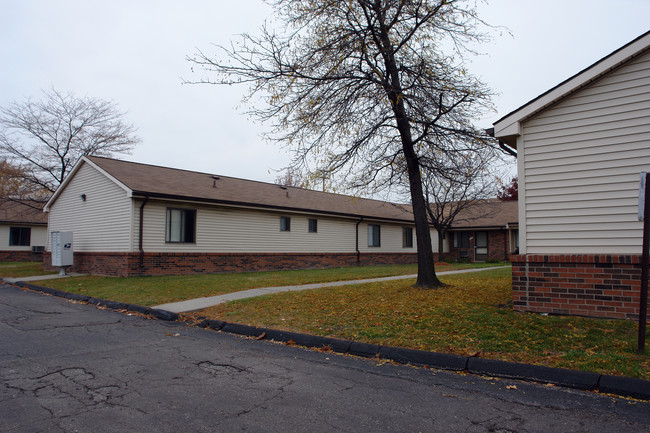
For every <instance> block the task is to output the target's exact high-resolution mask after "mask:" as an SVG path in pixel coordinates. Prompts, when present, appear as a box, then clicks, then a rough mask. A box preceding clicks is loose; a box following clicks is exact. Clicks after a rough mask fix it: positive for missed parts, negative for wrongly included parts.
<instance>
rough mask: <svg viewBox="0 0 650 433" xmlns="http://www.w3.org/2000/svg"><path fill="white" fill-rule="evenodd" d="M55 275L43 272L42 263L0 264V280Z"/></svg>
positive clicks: (53, 272)
mask: <svg viewBox="0 0 650 433" xmlns="http://www.w3.org/2000/svg"><path fill="white" fill-rule="evenodd" d="M57 273H58V272H57V271H49V272H46V271H44V270H43V263H42V262H0V278H4V277H8V278H15V277H27V276H30V275H47V274H57Z"/></svg>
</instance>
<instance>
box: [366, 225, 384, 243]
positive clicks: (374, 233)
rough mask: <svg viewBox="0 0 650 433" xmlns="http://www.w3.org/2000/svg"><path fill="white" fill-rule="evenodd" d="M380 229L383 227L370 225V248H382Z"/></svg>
mask: <svg viewBox="0 0 650 433" xmlns="http://www.w3.org/2000/svg"><path fill="white" fill-rule="evenodd" d="M380 228H381V227H380V226H379V225H378V224H368V246H369V247H380V246H381V234H380Z"/></svg>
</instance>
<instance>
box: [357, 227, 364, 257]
mask: <svg viewBox="0 0 650 433" xmlns="http://www.w3.org/2000/svg"><path fill="white" fill-rule="evenodd" d="M362 221H363V217H362V218H361V219H360V220H359V221H357V228H356V235H357V239H356V242H357V244H356V249H357V264H359V263H361V251H359V224H361V222H362Z"/></svg>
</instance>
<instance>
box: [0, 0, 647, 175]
mask: <svg viewBox="0 0 650 433" xmlns="http://www.w3.org/2000/svg"><path fill="white" fill-rule="evenodd" d="M0 5H1V8H0V59H2V66H1V68H0V74H1V77H2V79H1V80H0V105H2V106H7V105H8V104H9V103H10V102H12V101H14V100H18V101H21V100H23V99H24V98H25V97H29V96H32V97H39V96H40V93H41V90H42V89H47V88H50V87H54V88H55V89H57V90H59V91H62V92H68V91H71V92H74V93H75V94H77V95H78V96H92V97H98V98H102V99H107V100H113V101H115V102H117V103H118V105H119V108H120V109H121V110H122V111H125V112H127V115H126V120H127V121H128V122H131V123H133V124H134V125H135V126H136V127H137V129H138V135H139V136H140V137H141V138H142V144H141V145H140V146H139V147H138V148H137V149H136V150H135V151H134V152H133V154H132V155H129V156H127V157H125V159H129V160H133V161H137V162H143V163H149V164H157V165H164V166H171V167H178V168H185V169H189V170H197V171H204V172H209V173H215V174H222V175H227V176H234V177H241V178H246V179H255V180H261V181H269V182H272V181H274V180H275V178H276V177H277V176H278V173H277V171H278V170H281V169H282V168H283V167H284V166H286V165H287V164H288V163H289V161H290V157H289V154H288V153H286V152H285V151H284V150H283V149H281V148H279V147H278V146H277V144H267V143H265V142H264V141H263V140H262V139H261V138H260V133H261V131H263V127H264V126H263V125H257V124H254V123H253V122H252V121H251V120H250V119H248V118H247V117H246V116H245V115H244V114H243V112H242V110H240V109H238V105H239V101H240V98H241V95H242V94H243V93H244V91H245V89H244V88H240V87H221V86H210V85H181V82H182V79H183V78H185V79H190V80H191V79H196V78H198V77H197V76H196V75H193V74H192V73H191V71H190V68H191V64H190V63H188V62H187V61H186V60H185V57H186V56H188V55H192V54H194V53H195V52H196V49H197V48H199V49H202V50H204V51H207V52H210V50H211V44H228V43H229V41H230V40H231V39H233V38H235V35H237V34H240V33H244V32H248V33H255V32H256V31H257V29H259V27H260V25H261V24H262V23H263V22H264V20H265V19H266V18H268V17H269V15H270V8H269V7H268V6H267V5H265V4H264V3H263V2H262V1H261V0H217V1H215V0H212V1H208V0H205V1H201V0H184V1H182V2H181V1H178V0H174V1H168V0H156V1H153V0H151V1H144V0H142V1H140V0H111V1H96V0H0ZM480 11H481V16H482V17H483V18H484V19H485V20H486V21H487V22H489V23H490V24H493V25H498V26H505V27H507V28H508V29H509V31H510V32H511V33H512V36H510V35H508V34H507V33H505V32H504V33H503V36H501V37H497V38H496V39H495V40H494V41H493V42H492V43H490V44H489V45H485V46H483V47H481V50H482V51H483V52H484V53H486V54H485V55H484V56H482V57H480V58H477V59H475V60H474V61H473V62H472V64H471V65H469V70H470V72H472V73H473V74H475V75H478V76H480V77H482V79H483V80H484V81H485V82H486V83H487V84H488V85H489V86H490V87H491V88H492V90H494V91H495V92H498V93H499V96H498V97H496V98H495V100H494V102H495V105H496V107H497V110H498V112H496V113H493V114H491V115H489V116H488V117H486V118H485V119H480V125H479V126H481V127H485V128H488V127H490V126H491V124H492V123H493V122H494V121H496V120H498V119H499V118H500V117H501V116H503V115H505V114H507V113H509V112H510V111H512V110H514V109H516V108H517V107H519V106H521V105H523V104H524V103H526V102H527V101H529V100H530V99H532V98H534V97H536V96H537V95H539V94H540V93H543V92H545V91H546V90H548V89H549V88H551V87H553V86H555V85H556V84H558V83H560V82H561V81H563V80H565V79H566V78H568V77H570V76H571V75H573V74H575V73H576V72H578V71H580V70H582V69H584V68H585V67H587V66H589V65H590V64H592V63H593V62H595V61H597V60H599V59H600V58H602V57H604V56H605V55H607V54H609V53H610V52H612V51H614V50H615V49H617V48H619V47H620V46H622V45H624V44H626V43H627V42H629V41H631V40H632V39H634V38H636V37H637V36H639V35H641V34H643V33H644V32H646V31H648V30H650V20H649V19H648V17H650V0H561V1H558V0H545V1H540V0H492V1H490V2H489V3H488V4H487V5H484V4H480Z"/></svg>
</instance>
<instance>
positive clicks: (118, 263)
mask: <svg viewBox="0 0 650 433" xmlns="http://www.w3.org/2000/svg"><path fill="white" fill-rule="evenodd" d="M140 260H141V257H140V254H139V253H83V252H75V253H74V263H75V264H74V266H72V267H70V268H69V271H70V272H80V273H89V274H95V275H111V276H120V277H128V276H136V275H184V274H203V273H215V272H251V271H271V270H295V269H316V268H332V267H341V266H354V265H357V264H360V265H373V264H374V265H384V264H409V263H417V255H416V253H370V254H368V253H367V254H361V256H360V261H359V262H358V263H357V254H356V253H341V254H339V253H318V254H317V253H313V254H299V253H294V254H283V253H272V254H259V253H257V254H251V253H209V254H208V253H145V254H144V255H143V257H142V265H141V264H140ZM44 263H45V267H46V268H51V266H50V263H51V255H50V253H49V252H46V253H45V259H44Z"/></svg>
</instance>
